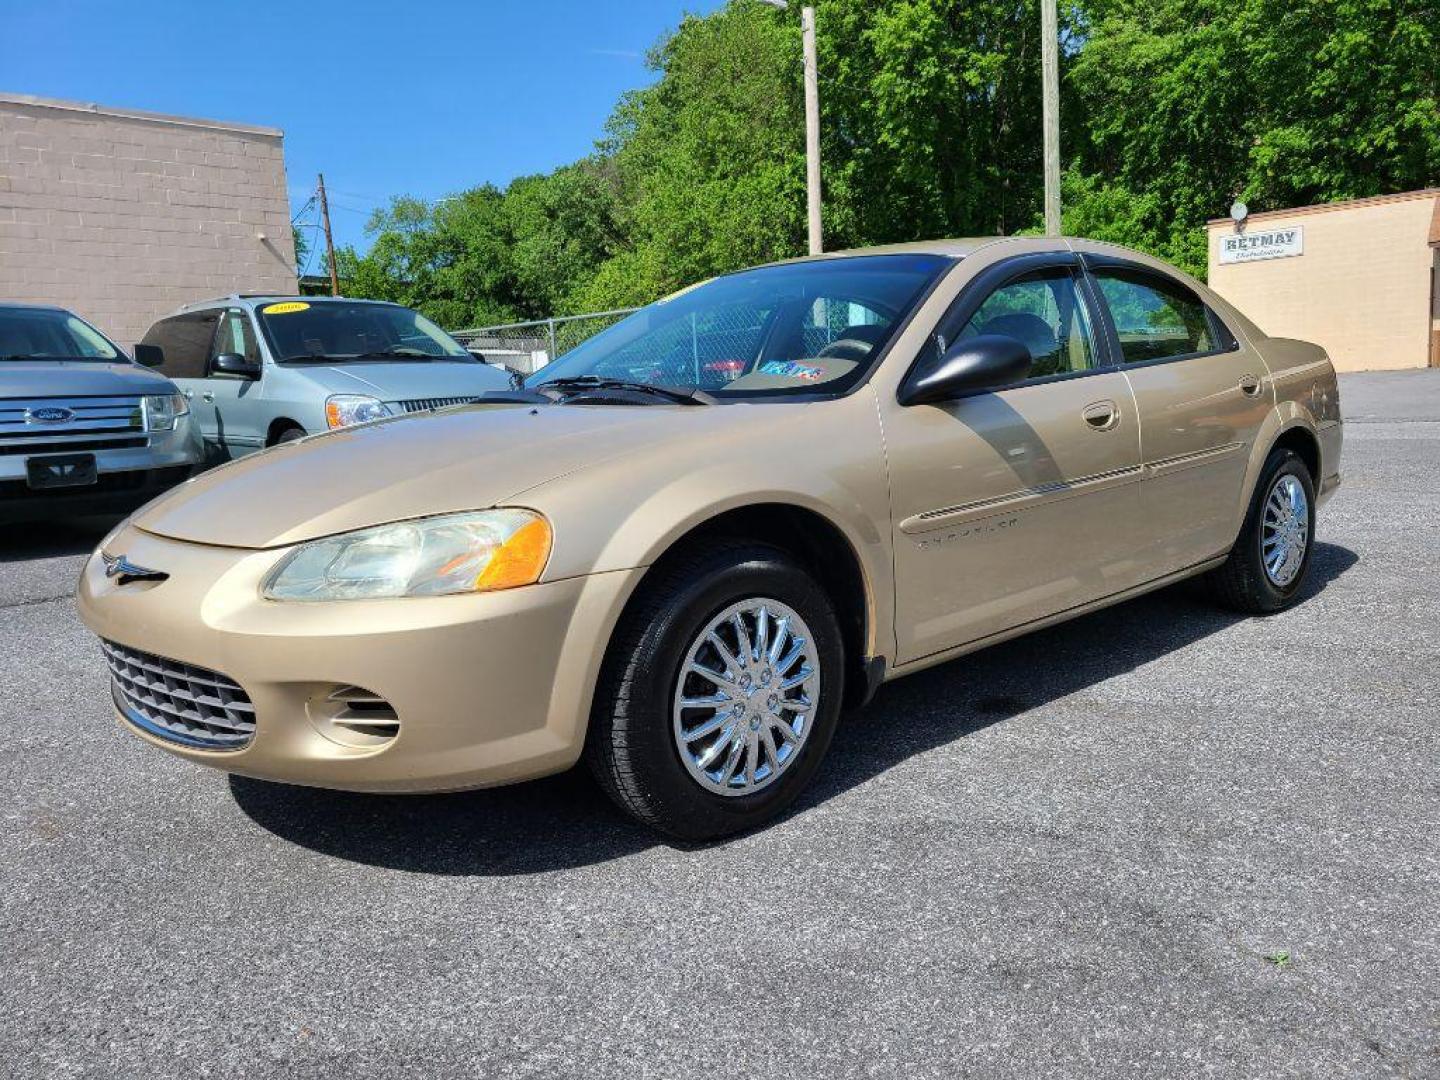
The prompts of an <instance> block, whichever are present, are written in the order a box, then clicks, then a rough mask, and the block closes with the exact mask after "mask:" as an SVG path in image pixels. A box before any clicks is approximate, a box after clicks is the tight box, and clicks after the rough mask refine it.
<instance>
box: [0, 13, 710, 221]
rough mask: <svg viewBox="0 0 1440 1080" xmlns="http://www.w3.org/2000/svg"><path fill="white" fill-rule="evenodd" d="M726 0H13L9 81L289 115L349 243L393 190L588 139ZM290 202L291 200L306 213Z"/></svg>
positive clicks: (2, 20) (6, 54)
mask: <svg viewBox="0 0 1440 1080" xmlns="http://www.w3.org/2000/svg"><path fill="white" fill-rule="evenodd" d="M720 6H722V0H623V2H616V3H612V2H607V0H591V2H586V0H551V2H544V0H541V2H532V3H499V2H494V0H480V2H472V3H464V2H460V0H443V2H422V0H415V2H412V3H409V4H394V3H380V2H375V0H350V2H345V3H340V2H333V0H324V2H310V3H303V4H300V3H294V4H281V3H274V2H270V0H252V2H250V3H245V4H236V3H218V2H215V0H208V2H207V0H131V2H129V3H115V2H113V0H110V2H89V3H78V2H74V0H0V90H5V91H10V92H14V93H22V94H38V95H41V96H44V97H59V98H71V99H76V100H81V101H95V102H100V103H101V104H105V105H117V106H124V107H128V108H135V109H150V110H154V111H156V112H167V113H180V114H185V115H191V116H202V117H208V118H212V119H217V120H236V121H243V122H246V123H253V124H268V125H272V126H274V127H279V128H282V129H284V131H285V157H286V164H287V168H288V176H289V184H290V199H291V205H292V207H293V210H298V209H299V208H300V206H301V204H303V203H304V202H305V200H306V198H307V197H308V195H309V193H310V191H311V189H312V188H313V186H314V183H315V174H316V172H319V171H323V172H324V173H325V183H326V186H327V187H328V188H329V189H330V192H331V218H332V222H333V226H334V229H335V232H336V239H337V242H343V243H355V244H358V245H360V246H362V247H363V246H364V242H365V241H364V233H363V226H364V223H365V218H366V217H367V216H368V214H369V212H370V211H371V210H372V209H373V208H374V207H375V206H377V205H381V204H383V203H384V202H385V201H387V200H388V199H389V197H390V196H391V195H395V194H407V193H408V194H414V195H419V196H422V197H425V198H436V197H438V196H441V195H444V194H445V193H447V192H450V191H455V190H459V189H462V188H466V187H470V186H473V185H475V184H479V183H483V182H485V181H487V180H488V181H492V182H494V183H496V184H502V185H503V184H505V183H506V182H508V181H509V180H511V179H512V178H513V177H516V176H521V175H524V174H526V173H532V172H540V171H544V170H548V169H551V168H553V167H555V166H556V165H560V164H564V163H565V162H568V161H573V160H575V159H576V158H579V157H581V156H583V155H584V154H586V153H587V152H589V150H590V148H591V146H592V144H593V143H594V141H595V139H596V138H597V137H598V136H600V135H601V133H602V130H603V126H604V123H605V119H606V117H607V116H608V115H609V113H610V110H611V107H612V106H613V105H614V103H615V101H616V99H617V98H618V97H619V96H620V94H621V93H623V92H624V91H625V90H628V89H632V88H634V87H637V86H642V85H644V84H645V83H647V82H648V81H650V79H651V78H652V75H651V73H650V72H649V71H647V70H646V68H645V63H644V55H645V51H646V50H647V49H648V48H649V47H650V46H651V45H652V44H653V43H654V42H655V40H656V39H657V38H658V37H660V35H661V34H662V33H664V32H665V31H667V30H669V29H671V28H673V27H674V26H675V25H676V24H677V23H678V22H679V21H680V18H681V17H682V15H683V14H684V13H685V12H686V11H694V12H700V13H703V12H708V11H713V10H715V9H716V8H718V7H720ZM293 210H292V212H293Z"/></svg>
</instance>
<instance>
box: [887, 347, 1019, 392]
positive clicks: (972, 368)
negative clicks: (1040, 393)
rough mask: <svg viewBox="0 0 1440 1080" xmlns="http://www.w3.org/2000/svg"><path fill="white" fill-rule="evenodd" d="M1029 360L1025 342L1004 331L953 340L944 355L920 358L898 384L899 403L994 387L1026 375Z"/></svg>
mask: <svg viewBox="0 0 1440 1080" xmlns="http://www.w3.org/2000/svg"><path fill="white" fill-rule="evenodd" d="M1032 363H1033V360H1032V358H1031V356H1030V350H1029V349H1027V348H1026V347H1025V343H1024V342H1022V341H1018V340H1016V339H1015V338H1013V337H1008V336H1006V335H1004V334H981V335H980V336H979V337H973V338H967V339H966V340H964V341H957V342H956V343H955V344H954V345H951V346H950V348H948V349H947V350H945V353H944V355H942V356H939V357H936V358H933V359H930V360H926V361H923V362H922V363H921V364H920V366H919V367H917V368H916V369H915V371H914V372H913V373H912V374H911V375H910V377H909V378H908V379H906V380H905V382H904V384H903V385H902V386H901V387H900V394H899V398H900V404H901V405H933V404H935V403H936V402H940V401H953V400H954V399H955V398H958V397H964V396H965V395H966V394H974V393H977V392H979V391H981V390H994V389H996V388H997V387H1001V386H1009V385H1010V384H1011V383H1016V382H1019V381H1020V380H1021V379H1023V378H1025V377H1026V376H1027V375H1029V374H1030V365H1031V364H1032Z"/></svg>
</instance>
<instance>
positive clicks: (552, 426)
mask: <svg viewBox="0 0 1440 1080" xmlns="http://www.w3.org/2000/svg"><path fill="white" fill-rule="evenodd" d="M735 408H736V407H733V406H709V407H705V408H696V407H694V406H684V405H643V406H603V405H596V406H590V405H542V406H538V407H532V406H529V405H508V404H505V405H502V404H495V405H471V406H464V407H461V408H458V409H450V410H446V411H444V412H440V413H435V414H432V415H428V416H409V417H400V418H396V419H393V420H382V421H379V422H378V423H373V424H365V425H361V426H359V427H353V428H342V429H340V430H338V431H333V432H329V433H327V434H324V435H316V436H312V437H311V438H308V439H302V440H300V441H299V442H295V443H289V444H287V445H282V446H277V447H274V448H272V449H270V450H265V451H262V452H260V453H258V454H251V455H250V456H248V457H244V458H241V459H239V460H237V461H234V462H231V463H230V464H228V465H224V466H222V467H220V468H218V469H214V470H212V471H210V472H208V473H205V474H203V475H201V476H198V477H196V478H195V479H193V480H190V481H188V482H187V483H184V484H181V485H180V486H179V487H177V488H174V489H172V490H171V491H170V493H169V494H167V495H163V496H161V497H160V498H159V499H157V500H156V501H155V502H152V503H150V504H149V505H148V506H147V507H145V508H144V509H143V510H141V511H140V512H139V513H138V514H137V515H136V516H135V518H134V524H135V525H137V526H139V527H140V528H142V529H144V530H145V531H146V532H151V533H156V534H158V535H161V536H168V537H173V538H174V539H177V540H187V541H191V542H194V543H200V544H215V545H222V546H226V547H239V548H267V547H279V546H284V545H288V544H294V543H298V542H300V541H303V540H313V539H315V538H316V537H321V536H331V535H334V534H336V533H342V532H348V531H349V530H351V529H361V528H365V527H366V526H369V525H380V524H384V523H386V522H391V521H402V520H404V519H406V518H414V517H424V516H427V515H430V514H444V513H452V512H455V511H461V510H477V509H483V508H486V507H490V506H495V505H498V504H501V503H504V502H505V501H507V500H509V499H512V498H514V497H515V496H517V495H519V494H520V493H521V492H524V491H526V490H528V489H530V488H532V487H535V486H536V485H538V484H543V483H545V482H546V481H548V480H552V479H554V478H556V477H558V476H562V475H564V474H566V473H569V472H574V471H575V470H577V469H580V468H583V467H585V466H587V465H593V464H596V463H598V462H600V461H605V460H608V459H610V458H613V457H615V456H617V455H621V454H628V453H633V452H635V451H637V450H641V449H643V448H645V447H647V446H652V445H654V444H656V443H661V442H665V441H668V440H679V439H687V438H691V437H694V436H696V435H698V434H700V433H701V432H702V431H704V430H705V429H706V428H708V427H712V426H713V425H714V424H715V423H716V421H717V419H718V417H717V416H716V415H715V414H720V413H729V412H732V411H733V410H734V409H735ZM522 501H523V500H522Z"/></svg>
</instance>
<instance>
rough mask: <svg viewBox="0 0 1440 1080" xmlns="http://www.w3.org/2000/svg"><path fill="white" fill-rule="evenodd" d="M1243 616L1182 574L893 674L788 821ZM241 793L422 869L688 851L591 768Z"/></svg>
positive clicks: (291, 826)
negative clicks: (610, 794)
mask: <svg viewBox="0 0 1440 1080" xmlns="http://www.w3.org/2000/svg"><path fill="white" fill-rule="evenodd" d="M1358 558H1359V557H1358V556H1357V555H1356V554H1355V553H1354V552H1352V551H1350V550H1349V549H1347V548H1343V547H1339V546H1337V545H1334V544H1323V543H1321V544H1316V546H1315V553H1314V556H1313V559H1314V562H1313V566H1312V571H1311V574H1310V580H1309V582H1308V584H1307V585H1306V595H1305V599H1306V600H1309V599H1310V598H1311V597H1313V596H1314V595H1315V594H1316V593H1318V592H1320V591H1321V590H1323V589H1324V588H1325V587H1326V586H1327V585H1328V584H1329V583H1330V582H1332V581H1334V580H1335V579H1336V578H1338V577H1339V576H1340V575H1341V574H1343V573H1345V571H1347V570H1348V569H1349V568H1350V567H1351V566H1353V565H1354V564H1355V563H1356V562H1357V561H1358ZM1241 618H1243V616H1240V615H1236V614H1234V613H1231V612H1227V611H1224V610H1222V609H1220V608H1217V607H1216V606H1215V605H1213V604H1212V603H1210V602H1209V601H1208V600H1207V599H1205V598H1203V597H1201V596H1200V595H1198V590H1197V589H1196V587H1195V586H1194V585H1193V584H1191V583H1185V584H1181V585H1178V586H1175V587H1173V588H1169V589H1164V590H1162V591H1160V592H1156V593H1153V594H1150V595H1148V596H1145V597H1141V598H1139V599H1137V600H1132V601H1130V602H1128V603H1125V604H1121V605H1118V606H1116V607H1112V608H1107V609H1105V610H1103V611H1099V612H1095V613H1094V614H1091V615H1086V616H1083V617H1081V618H1078V619H1075V620H1072V621H1070V622H1067V623H1063V624H1061V625H1059V626H1054V627H1051V628H1049V629H1046V630H1041V631H1037V632H1036V633H1033V634H1029V635H1026V636H1025V637H1021V638H1017V639H1015V640H1013V641H1009V642H1005V643H1003V644H1000V645H995V646H992V647H991V648H988V649H985V650H983V651H981V652H978V653H974V654H972V655H970V656H968V657H964V658H961V659H959V660H954V661H951V662H950V663H947V664H942V665H940V666H938V667H935V668H932V669H930V670H929V671H925V672H921V673H918V674H916V675H913V676H910V677H908V678H906V679H903V680H900V681H897V682H895V683H892V684H888V685H886V686H885V687H884V688H882V689H881V691H880V693H879V694H878V695H877V697H876V699H875V701H874V702H872V703H871V705H870V706H869V708H867V709H866V710H865V711H864V712H862V713H860V714H857V715H854V716H850V717H848V718H847V719H846V720H845V721H843V722H842V726H841V729H840V731H839V732H838V733H837V735H836V738H835V741H834V742H833V743H832V744H831V749H830V757H829V760H828V761H827V762H826V764H825V766H824V768H822V769H821V771H820V776H819V777H818V778H817V780H816V783H815V784H814V786H813V787H811V789H810V790H809V791H808V792H806V793H805V794H804V795H803V796H801V798H800V801H799V803H798V804H797V805H796V806H795V807H794V808H793V809H792V810H790V811H789V812H788V813H787V815H786V817H789V816H793V815H795V814H799V813H803V812H804V811H805V810H806V809H808V808H810V807H813V806H816V805H818V804H821V803H824V802H826V801H828V800H830V799H833V798H834V797H835V796H837V795H840V794H842V793H843V792H845V791H847V790H849V789H850V788H852V787H855V786H856V785H858V784H861V783H864V782H865V781H867V780H869V779H871V778H872V777H874V776H877V775H879V774H880V773H883V772H885V771H886V770H887V769H889V768H891V767H893V766H895V765H897V764H899V763H900V762H902V761H905V760H906V759H908V758H911V757H913V756H915V755H916V754H920V753H923V752H925V751H926V750H930V749H932V748H934V747H936V746H940V745H943V744H945V743H949V742H953V741H954V740H956V739H962V738H964V737H965V736H967V735H970V734H972V733H974V732H977V731H981V730H983V729H984V728H987V727H989V726H990V725H992V724H996V723H999V722H1000V721H1002V720H1006V719H1008V718H1010V717H1012V716H1015V715H1017V714H1019V713H1021V712H1024V711H1026V710H1027V709H1032V708H1037V707H1039V706H1042V705H1045V704H1046V703H1048V702H1051V701H1054V700H1057V699H1059V698H1062V697H1065V696H1067V695H1070V694H1074V693H1077V692H1079V691H1082V690H1084V689H1086V688H1087V687H1090V686H1094V685H1096V684H1097V683H1101V682H1104V681H1105V680H1107V679H1111V678H1114V677H1116V676H1119V675H1122V674H1124V673H1125V672H1128V671H1131V670H1134V669H1135V668H1138V667H1140V666H1142V665H1144V664H1147V663H1150V662H1151V661H1153V660H1156V659H1158V658H1160V657H1162V656H1165V655H1167V654H1169V653H1172V652H1174V651H1175V650H1177V649H1181V648H1184V647H1186V646H1188V645H1191V644H1193V643H1195V642H1197V641H1200V640H1202V639H1204V638H1206V637H1209V636H1210V635H1211V634H1214V633H1217V632H1219V631H1221V630H1223V629H1225V628H1226V627H1228V626H1231V625H1233V624H1234V623H1236V622H1238V621H1240V619H1241ZM1097 642H1104V643H1105V646H1106V647H1104V648H1098V647H1097ZM230 790H231V792H232V794H233V795H234V798H235V801H236V803H237V804H238V805H239V807H240V809H241V810H242V811H244V813H245V814H247V815H248V816H249V817H250V818H251V819H252V820H253V821H255V822H256V823H257V824H259V825H260V826H262V827H263V828H265V829H268V830H269V831H270V832H272V833H274V834H275V835H277V836H279V837H281V838H283V839H285V840H289V841H291V842H293V843H295V844H298V845H300V846H302V847H305V848H309V849H311V850H314V851H318V852H322V853H324V854H326V855H331V856H334V857H336V858H341V859H348V860H352V861H355V862H359V863H364V864H367V865H373V866H382V867H387V868H391V869H396V870H407V871H412V872H416V873H429V874H449V875H486V876H488V875H502V876H504V875H515V874H532V873H542V872H545V871H551V870H561V869H566V868H570V867H578V866H587V865H592V864H595V863H601V862H606V861H608V860H611V859H617V858H621V857H623V856H626V855H631V854H634V853H636V852H639V851H643V850H645V849H647V848H651V847H655V846H658V845H661V844H668V845H669V846H671V847H675V848H678V849H682V850H684V849H687V848H689V847H690V845H684V844H677V843H674V842H672V841H667V840H665V839H664V838H662V837H660V836H657V835H656V834H655V833H653V832H651V831H649V830H648V829H645V828H643V827H641V826H639V825H637V824H635V823H634V822H632V821H631V820H630V819H629V818H628V817H626V816H625V815H624V814H622V813H621V812H620V811H619V810H617V809H616V808H615V807H614V806H613V805H612V804H611V803H610V802H609V801H608V800H607V799H606V798H605V796H604V795H603V794H601V792H600V791H599V789H598V788H597V787H596V785H595V784H594V783H592V782H591V780H590V778H589V777H588V776H587V775H586V774H585V772H584V770H583V769H572V770H571V771H569V772H567V773H564V774H562V775H560V776H554V777H549V778H546V779H544V780H535V781H531V782H529V783H525V784H517V785H515V786H513V787H503V788H495V789H491V790H486V791H472V792H461V793H456V794H451V795H357V794H350V793H346V792H336V791H325V790H321V789H317V788H302V787H294V786H290V785H286V784H275V783H269V782H266V781H260V780H251V779H248V778H246V777H241V776H232V777H231V778H230ZM782 820H783V819H782ZM770 827H774V826H773V825H772V826H770Z"/></svg>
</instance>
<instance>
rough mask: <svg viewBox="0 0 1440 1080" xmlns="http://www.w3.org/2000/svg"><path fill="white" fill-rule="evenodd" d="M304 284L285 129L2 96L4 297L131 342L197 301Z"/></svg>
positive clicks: (0, 295) (0, 292)
mask: <svg viewBox="0 0 1440 1080" xmlns="http://www.w3.org/2000/svg"><path fill="white" fill-rule="evenodd" d="M295 290H296V282H295V252H294V245H293V241H292V238H291V233H290V208H289V199H288V196H287V194H286V187H285V157H284V146H283V136H282V134H281V132H280V131H278V130H276V129H274V128H265V127H253V126H250V125H245V124H227V123H218V122H215V121H211V120H194V119H189V118H186V117H179V116H163V115H159V114H156V113H145V112H136V111H133V110H129V109H111V108H106V107H105V106H101V105H88V104H81V103H78V102H70V101H54V100H50V99H46V98H36V97H30V96H28V95H23V94H6V93H0V301H3V300H24V301H32V302H40V303H54V304H60V305H62V306H64V307H67V308H71V309H73V310H74V311H76V312H78V313H79V314H81V315H82V316H84V317H85V318H87V319H89V320H90V321H92V322H94V323H95V324H96V325H97V326H99V327H100V328H101V329H102V330H104V331H106V332H107V333H108V334H110V335H111V336H112V337H114V338H115V339H116V340H117V341H118V342H119V343H120V344H122V345H124V346H127V347H128V346H129V345H130V344H132V343H133V342H135V341H137V340H138V339H139V338H140V337H141V335H143V334H144V332H145V330H146V328H147V327H148V326H149V325H150V324H151V322H153V321H154V320H155V319H156V318H157V317H158V316H160V315H162V314H164V313H165V312H168V311H170V310H171V309H173V308H175V307H177V306H178V305H180V304H183V303H186V302H188V301H191V300H199V299H203V298H205V297H210V296H217V295H222V294H225V293H230V292H261V293H293V292H294V291H295Z"/></svg>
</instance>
